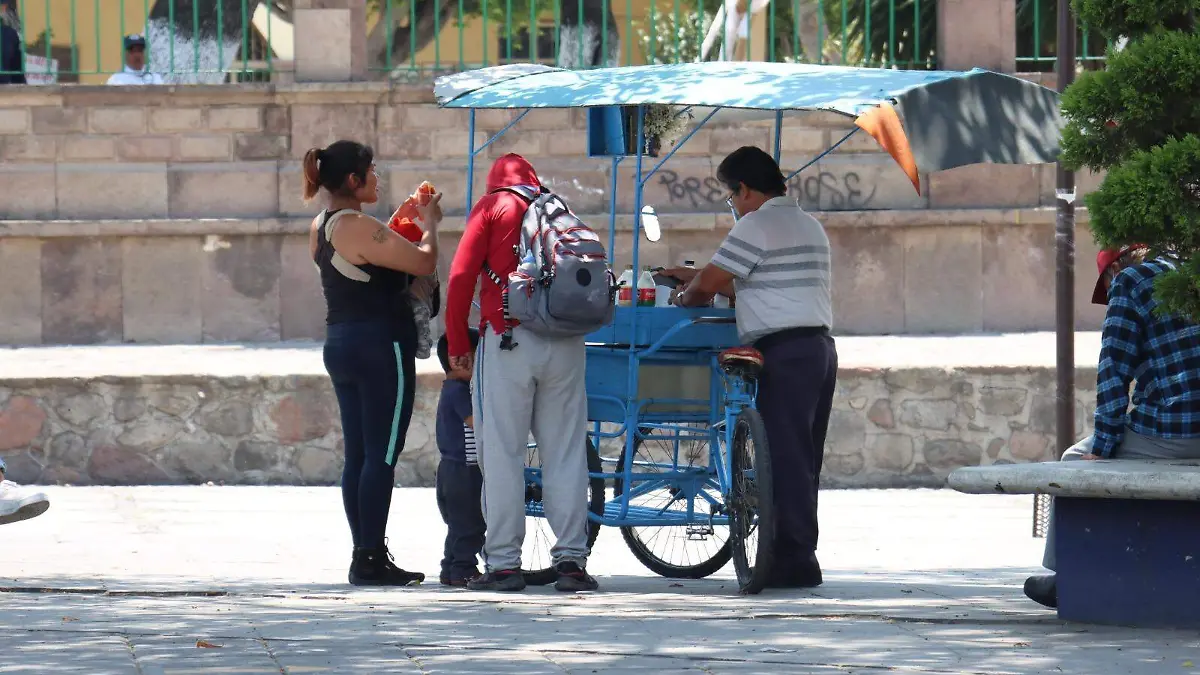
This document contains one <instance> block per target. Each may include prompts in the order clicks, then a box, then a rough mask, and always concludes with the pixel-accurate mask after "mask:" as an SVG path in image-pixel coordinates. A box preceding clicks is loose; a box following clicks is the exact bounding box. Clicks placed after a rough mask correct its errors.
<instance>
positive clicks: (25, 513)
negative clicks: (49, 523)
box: [0, 480, 50, 525]
mask: <svg viewBox="0 0 1200 675" xmlns="http://www.w3.org/2000/svg"><path fill="white" fill-rule="evenodd" d="M48 508H50V500H49V499H46V495H44V494H42V493H41V492H33V491H31V490H26V489H25V488H23V487H21V486H20V485H17V484H16V483H14V482H12V481H11V480H6V481H2V482H0V525H7V524H8V523H16V522H19V521H22V520H28V519H30V518H34V517H37V516H40V515H42V514H43V513H45V512H46V509H48Z"/></svg>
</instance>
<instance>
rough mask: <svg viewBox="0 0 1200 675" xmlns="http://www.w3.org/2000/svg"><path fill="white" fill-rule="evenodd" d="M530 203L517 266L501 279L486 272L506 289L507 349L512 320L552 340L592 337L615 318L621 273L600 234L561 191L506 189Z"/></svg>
mask: <svg viewBox="0 0 1200 675" xmlns="http://www.w3.org/2000/svg"><path fill="white" fill-rule="evenodd" d="M502 189H504V190H508V191H509V192H513V193H515V194H517V195H518V196H520V197H521V198H522V199H524V200H525V201H527V202H529V207H528V209H526V211H525V218H524V220H523V221H522V222H521V236H520V240H519V242H518V244H517V246H516V247H515V249H516V250H515V252H516V254H517V270H516V271H515V272H513V273H512V274H510V275H508V280H507V281H505V280H503V279H501V278H500V276H499V275H497V274H496V273H495V272H493V271H492V270H491V269H490V268H488V267H487V266H486V265H485V266H484V271H485V272H486V273H487V275H488V277H490V278H491V280H492V282H493V283H495V284H496V285H497V286H499V287H500V291H501V294H502V296H503V299H504V316H505V319H507V320H508V321H509V322H510V325H509V328H508V330H506V331H505V333H504V339H502V340H501V348H505V349H511V348H512V347H514V346H516V345H515V344H514V343H513V342H512V328H511V321H518V322H520V324H521V325H522V326H524V327H525V328H526V329H528V330H529V331H531V332H532V333H534V334H535V335H540V336H542V337H548V338H564V337H577V336H583V335H587V334H588V333H592V332H594V331H597V330H599V329H601V328H603V327H604V326H606V325H608V324H609V323H610V322H611V321H612V318H613V311H614V305H615V303H614V300H615V295H614V293H615V292H616V277H614V276H613V273H612V270H610V269H609V268H608V255H607V253H606V251H605V250H604V245H603V244H602V243H600V237H598V236H597V235H596V232H595V231H594V230H592V228H590V227H588V226H587V225H585V224H584V223H583V221H581V220H580V219H579V218H577V217H576V216H575V214H573V213H571V210H570V209H569V208H567V204H566V202H564V201H563V200H562V198H561V197H559V196H558V195H556V194H554V193H551V192H544V191H542V190H539V189H538V188H536V187H529V186H524V185H521V186H515V187H508V188H502Z"/></svg>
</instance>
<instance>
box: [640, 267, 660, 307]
mask: <svg viewBox="0 0 1200 675" xmlns="http://www.w3.org/2000/svg"><path fill="white" fill-rule="evenodd" d="M637 292H638V303H637V304H638V307H653V306H654V299H655V297H656V293H655V290H654V274H652V273H651V272H650V268H649V267H647V268H645V269H643V270H642V276H640V277H638V289H637Z"/></svg>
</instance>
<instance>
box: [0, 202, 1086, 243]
mask: <svg viewBox="0 0 1200 675" xmlns="http://www.w3.org/2000/svg"><path fill="white" fill-rule="evenodd" d="M1075 214H1076V216H1075V217H1076V222H1077V224H1085V223H1087V222H1088V217H1087V210H1086V209H1079V210H1077V211H1076V212H1075ZM813 215H814V216H816V218H817V219H818V220H820V221H821V222H822V223H823V224H824V225H825V227H834V228H865V227H895V228H907V227H954V226H962V227H971V226H978V225H1011V226H1013V227H1019V226H1024V225H1031V224H1033V225H1049V224H1054V222H1055V220H1056V217H1057V216H1056V211H1055V209H1054V208H1050V207H1039V208H1027V209H910V210H889V211H816V212H813ZM583 216H584V217H585V218H587V217H588V216H591V217H592V222H593V225H595V226H597V227H600V226H602V225H604V223H602V222H599V221H598V220H596V216H605V217H606V214H583ZM659 221H660V222H661V224H662V226H663V229H665V230H673V231H708V230H714V229H728V228H730V227H731V226H732V225H733V219H732V217H731V216H729V215H726V214H703V213H701V214H668V213H664V214H660V215H659ZM311 223H312V219H311V218H308V217H299V218H170V219H168V218H163V219H145V220H0V238H5V237H9V238H14V237H21V238H58V237H154V236H167V237H182V236H209V235H212V236H222V235H224V236H235V235H277V234H305V233H306V232H308V228H309V226H310V224H311ZM464 224H465V219H464V218H462V217H447V218H446V219H445V221H443V223H442V228H441V230H442V231H443V232H461V231H462V230H463V226H464ZM617 229H618V231H626V232H628V231H631V230H632V229H633V218H632V216H630V215H620V216H618V217H617Z"/></svg>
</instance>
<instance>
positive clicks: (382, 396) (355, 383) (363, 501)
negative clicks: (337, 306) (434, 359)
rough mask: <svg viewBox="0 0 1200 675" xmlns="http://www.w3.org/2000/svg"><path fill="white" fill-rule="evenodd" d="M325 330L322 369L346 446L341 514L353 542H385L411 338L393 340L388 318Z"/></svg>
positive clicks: (404, 429) (404, 428) (412, 380)
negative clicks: (335, 403) (326, 374)
mask: <svg viewBox="0 0 1200 675" xmlns="http://www.w3.org/2000/svg"><path fill="white" fill-rule="evenodd" d="M327 333H328V334H327V337H326V339H325V369H326V370H327V371H329V377H330V379H332V380H333V390H334V393H336V394H337V400H338V408H340V409H341V413H342V434H343V436H344V439H345V447H346V466H345V469H344V470H343V471H342V501H343V503H344V505H345V507H346V520H347V521H348V522H349V523H350V533H351V535H352V536H353V538H354V545H355V546H356V547H363V548H372V549H376V548H380V547H382V546H383V544H384V535H385V532H386V531H387V521H388V510H389V509H390V508H391V504H392V488H393V486H394V483H395V468H396V460H397V459H398V458H399V456H400V452H401V451H402V450H403V449H404V440H405V437H406V436H407V435H408V423H409V421H410V420H411V419H412V408H413V396H414V394H415V392H416V379H417V377H416V361H415V360H414V353H415V351H416V349H415V345H413V344H412V342H411V341H410V340H397V332H396V331H395V330H394V328H393V327H392V325H391V323H390V322H365V321H364V322H347V323H338V324H332V325H330V326H329V327H328V331H327Z"/></svg>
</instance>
